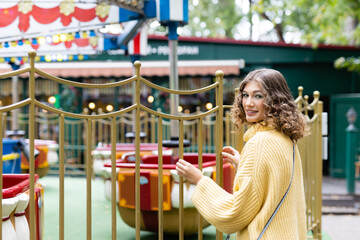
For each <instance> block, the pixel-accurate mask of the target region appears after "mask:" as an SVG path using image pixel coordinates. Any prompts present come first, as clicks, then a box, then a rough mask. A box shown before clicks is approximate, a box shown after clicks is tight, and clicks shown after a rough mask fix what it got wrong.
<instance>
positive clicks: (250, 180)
mask: <svg viewBox="0 0 360 240" xmlns="http://www.w3.org/2000/svg"><path fill="white" fill-rule="evenodd" d="M244 140H245V141H246V142H247V143H246V145H245V147H244V149H243V150H242V152H241V159H240V162H239V166H238V169H237V173H236V176H235V179H234V188H233V194H229V193H228V192H226V191H225V190H223V189H222V188H220V187H219V186H218V185H217V184H216V183H215V182H214V181H213V180H211V179H210V178H208V177H203V178H202V179H201V180H200V181H199V182H198V184H197V186H196V188H195V191H194V194H193V196H192V201H193V203H194V205H195V207H196V208H197V209H198V211H199V212H200V213H201V215H202V216H203V217H204V218H205V219H206V220H207V221H208V222H209V223H211V224H212V225H213V226H215V227H216V228H217V229H218V230H219V231H222V232H224V233H234V232H236V237H237V239H238V240H246V239H251V240H252V239H257V238H258V236H259V234H260V233H261V231H262V229H263V228H264V226H265V224H266V222H267V221H268V219H269V218H270V216H271V214H272V213H273V212H274V210H275V208H276V206H277V205H278V204H279V202H280V200H281V198H282V197H283V196H284V194H285V192H286V190H287V188H288V186H289V183H290V179H291V173H292V169H293V166H292V165H293V147H292V145H293V144H292V141H291V140H290V138H289V137H287V136H285V135H284V134H282V133H280V132H278V131H275V130H273V129H271V128H270V127H268V126H263V125H261V124H259V123H258V124H255V125H253V126H252V127H251V128H250V129H249V130H248V131H247V132H246V133H245V135H244ZM295 151H296V153H295V155H296V157H295V169H294V177H293V182H292V184H291V187H290V190H289V193H288V195H287V196H286V198H285V200H284V202H283V204H282V205H281V206H280V208H279V211H278V212H277V214H276V215H275V217H274V219H273V220H272V222H271V223H270V225H269V227H268V228H267V230H266V231H265V234H264V235H263V237H262V240H264V239H271V240H272V239H275V240H280V239H286V240H289V239H290V240H296V239H301V240H302V239H306V222H305V221H306V216H305V194H304V186H303V177H302V166H301V160H300V155H299V151H298V148H297V147H295Z"/></svg>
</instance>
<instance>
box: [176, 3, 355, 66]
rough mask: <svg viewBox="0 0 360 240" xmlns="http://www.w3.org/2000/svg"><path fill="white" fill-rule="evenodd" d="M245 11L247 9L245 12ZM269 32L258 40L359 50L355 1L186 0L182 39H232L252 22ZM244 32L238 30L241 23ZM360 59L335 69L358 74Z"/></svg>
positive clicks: (246, 29) (245, 29)
mask: <svg viewBox="0 0 360 240" xmlns="http://www.w3.org/2000/svg"><path fill="white" fill-rule="evenodd" d="M245 8H247V9H245ZM254 18H258V19H259V20H258V22H257V24H260V25H261V24H264V22H268V23H271V24H272V29H270V30H269V31H267V32H266V33H265V34H263V35H261V36H260V37H259V40H269V39H270V40H272V41H278V42H287V43H290V42H295V43H304V44H308V43H310V44H312V45H313V47H315V48H316V47H317V46H318V44H337V45H351V46H360V24H359V23H360V1H359V0H190V1H189V24H188V25H186V26H185V27H184V28H183V33H184V35H192V36H197V37H227V38H234V36H235V35H236V34H237V33H239V32H240V31H249V34H247V36H248V39H250V40H251V39H253V38H252V29H253V19H254ZM244 21H245V22H246V23H245V24H243V26H247V28H244V27H242V28H241V27H239V25H240V24H241V23H244ZM359 61H360V58H358V57H353V58H349V59H339V60H338V61H337V63H335V66H336V67H339V68H347V69H348V70H350V71H359ZM340 63H341V64H340Z"/></svg>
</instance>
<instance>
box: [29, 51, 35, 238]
mask: <svg viewBox="0 0 360 240" xmlns="http://www.w3.org/2000/svg"><path fill="white" fill-rule="evenodd" d="M35 56H36V52H35V51H31V52H29V57H30V79H29V98H30V100H31V102H30V108H29V147H30V149H29V150H30V153H29V154H30V157H29V158H30V159H29V173H30V175H29V181H30V194H29V195H30V199H29V201H30V203H29V206H30V220H29V222H30V223H29V224H30V240H35V238H36V225H35V224H36V222H35V221H36V219H35V157H34V148H35V146H34V138H35V132H34V130H35V129H34V126H35V102H34V101H35Z"/></svg>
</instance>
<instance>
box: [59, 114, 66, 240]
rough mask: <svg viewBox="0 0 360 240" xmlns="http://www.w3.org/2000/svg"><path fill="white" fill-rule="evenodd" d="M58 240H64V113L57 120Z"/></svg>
mask: <svg viewBox="0 0 360 240" xmlns="http://www.w3.org/2000/svg"><path fill="white" fill-rule="evenodd" d="M59 125H60V126H59V240H64V232H65V229H64V224H65V218H64V210H65V209H64V208H65V202H64V197H65V195H64V188H65V184H64V176H65V155H64V147H65V146H64V141H65V135H64V131H65V129H64V128H65V116H64V114H60V122H59Z"/></svg>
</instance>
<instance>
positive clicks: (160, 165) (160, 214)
mask: <svg viewBox="0 0 360 240" xmlns="http://www.w3.org/2000/svg"><path fill="white" fill-rule="evenodd" d="M153 117H154V119H155V116H153ZM162 130H163V129H162V117H160V116H159V118H158V177H159V178H158V198H159V202H158V204H159V212H158V224H159V230H158V235H159V240H163V239H164V229H163V226H164V212H163V202H164V195H163V186H164V185H163V152H162V146H163V145H162ZM152 135H155V133H153V134H152ZM154 142H155V141H154Z"/></svg>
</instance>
